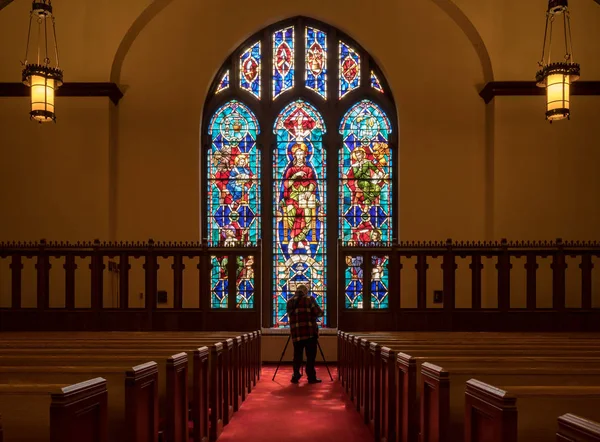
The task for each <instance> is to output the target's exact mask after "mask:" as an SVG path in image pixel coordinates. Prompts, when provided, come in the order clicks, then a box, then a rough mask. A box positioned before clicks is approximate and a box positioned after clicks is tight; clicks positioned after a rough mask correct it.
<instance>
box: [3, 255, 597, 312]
mask: <svg viewBox="0 0 600 442" xmlns="http://www.w3.org/2000/svg"><path fill="white" fill-rule="evenodd" d="M579 268H580V269H581V308H583V309H591V308H592V269H593V268H594V264H592V255H591V254H588V253H586V254H585V255H581V264H579ZM13 278H14V276H13Z"/></svg>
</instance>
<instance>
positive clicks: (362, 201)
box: [338, 100, 393, 245]
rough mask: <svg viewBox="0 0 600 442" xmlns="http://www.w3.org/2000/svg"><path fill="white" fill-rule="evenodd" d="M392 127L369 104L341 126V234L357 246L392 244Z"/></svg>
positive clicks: (359, 106)
mask: <svg viewBox="0 0 600 442" xmlns="http://www.w3.org/2000/svg"><path fill="white" fill-rule="evenodd" d="M391 131H392V129H391V125H390V121H389V119H388V117H387V116H386V114H385V113H384V112H383V110H381V108H380V107H379V106H377V105H376V104H375V103H373V102H372V101H369V100H363V101H360V102H359V103H357V104H355V105H354V106H353V107H352V108H351V109H350V110H349V111H348V112H347V113H346V115H345V116H344V118H343V119H342V123H341V125H340V134H341V135H342V140H343V146H342V149H341V151H340V152H341V153H340V157H339V171H340V176H339V178H340V186H341V189H340V199H339V208H338V210H339V230H340V236H341V238H342V241H344V242H350V243H352V244H354V245H368V244H370V243H374V244H379V243H382V242H388V241H391V240H392V228H393V222H392V198H391V193H392V173H393V167H392V156H391V154H390V148H389V144H388V139H389V135H390V133H391Z"/></svg>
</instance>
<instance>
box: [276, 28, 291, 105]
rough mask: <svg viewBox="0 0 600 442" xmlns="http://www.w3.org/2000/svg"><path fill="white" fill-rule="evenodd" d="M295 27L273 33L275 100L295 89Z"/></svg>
mask: <svg viewBox="0 0 600 442" xmlns="http://www.w3.org/2000/svg"><path fill="white" fill-rule="evenodd" d="M294 64H295V63H294V27H293V26H290V27H289V28H285V29H280V30H279V31H276V32H275V33H273V99H275V98H277V97H278V96H279V95H281V94H282V93H283V92H285V91H287V90H289V89H291V88H293V87H294V70H295V66H294Z"/></svg>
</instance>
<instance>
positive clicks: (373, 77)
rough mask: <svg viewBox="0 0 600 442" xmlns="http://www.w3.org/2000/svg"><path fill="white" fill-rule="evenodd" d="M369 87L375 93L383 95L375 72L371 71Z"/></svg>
mask: <svg viewBox="0 0 600 442" xmlns="http://www.w3.org/2000/svg"><path fill="white" fill-rule="evenodd" d="M371 87H372V88H373V89H375V90H376V91H379V92H381V93H383V87H381V83H380V82H379V78H377V75H375V72H373V71H371Z"/></svg>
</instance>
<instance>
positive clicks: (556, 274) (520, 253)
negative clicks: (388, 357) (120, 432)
mask: <svg viewBox="0 0 600 442" xmlns="http://www.w3.org/2000/svg"><path fill="white" fill-rule="evenodd" d="M223 256H227V258H228V261H227V264H224V266H225V267H226V271H227V273H228V275H229V276H228V278H229V281H231V283H230V284H229V285H228V290H229V292H228V293H229V300H228V302H227V305H226V306H221V307H223V308H211V294H212V291H213V287H212V282H211V272H214V271H215V270H214V266H213V264H212V262H211V261H214V259H215V258H218V257H223ZM249 256H253V257H254V263H253V264H252V271H253V274H254V276H255V277H254V280H253V282H254V292H255V296H254V303H253V306H252V307H251V308H239V305H238V303H237V284H235V283H233V281H235V280H236V279H237V277H238V276H239V271H240V267H239V263H238V260H239V258H242V257H243V258H247V257H249ZM337 257H338V284H337V285H338V287H340V290H339V293H338V294H337V297H336V294H335V293H328V305H329V303H330V302H332V304H331V305H330V307H333V306H339V307H338V308H337V309H335V308H333V309H332V308H329V307H328V309H329V314H330V316H329V324H330V326H332V327H336V326H337V327H339V328H342V329H344V330H350V331H360V330H363V331H366V330H481V331H484V330H487V331H510V330H515V331H528V330H537V331H550V330H565V331H578V330H581V331H584V330H600V309H598V308H597V307H600V296H596V294H595V292H594V291H593V287H594V284H593V282H594V280H595V278H596V275H595V273H594V261H595V260H596V259H598V258H599V257H600V242H578V241H562V240H561V239H557V240H556V241H542V242H528V241H520V242H509V241H507V240H505V239H503V240H501V241H491V242H453V241H452V240H446V241H426V242H419V241H412V242H396V241H393V242H390V243H388V244H383V245H382V244H364V243H360V244H354V243H341V242H340V243H339V246H338V250H337ZM382 257H384V258H385V264H381V262H382V259H381V258H382ZM357 258H359V259H360V262H361V266H362V267H361V275H360V278H362V279H361V284H362V287H363V292H364V293H362V299H363V300H366V301H369V300H370V299H371V287H372V285H373V283H374V282H375V281H376V280H381V278H382V275H383V273H384V272H385V274H386V275H387V276H386V277H385V278H386V281H385V283H386V290H387V299H386V302H385V305H382V306H383V307H384V308H375V307H376V305H375V304H373V305H372V304H371V302H361V305H360V306H359V307H360V308H346V304H345V300H346V293H345V291H344V289H343V288H344V287H346V286H347V283H348V278H349V276H348V268H349V266H350V264H349V263H350V262H351V261H352V260H353V259H354V260H356V259H357ZM223 262H225V261H223ZM26 263H27V264H28V266H29V273H27V272H26V271H25V270H24V267H25V264H26ZM134 263H135V264H136V265H137V267H138V269H137V272H134V269H133V268H132V267H133V264H134ZM140 263H141V264H142V265H141V266H140ZM165 263H168V264H167V266H165ZM190 263H191V264H190ZM266 264H267V263H262V260H261V245H260V243H259V244H258V245H257V246H251V245H247V244H239V243H238V244H235V245H234V246H233V247H222V246H218V245H213V244H210V243H209V242H208V241H203V242H154V241H152V240H149V241H148V242H135V243H134V242H119V243H114V242H100V241H94V242H86V243H65V242H48V241H44V240H42V241H39V242H30V243H20V242H16V243H1V242H0V294H2V290H3V289H4V295H3V297H0V330H36V329H37V330H223V329H232V330H233V329H235V330H253V329H256V328H258V327H260V326H261V325H262V326H267V327H268V326H269V324H270V318H271V317H272V299H273V294H272V291H271V289H270V287H271V283H270V279H269V278H272V275H271V274H270V271H268V268H269V266H267V265H266ZM543 266H545V268H541V267H543ZM87 267H89V269H88V268H87ZM139 267H141V268H139ZM165 267H166V268H165ZM383 267H385V269H383ZM597 267H598V268H600V266H597ZM265 270H266V272H265ZM518 272H520V273H519V274H517V273H518ZM84 273H86V275H87V276H86V278H89V285H87V282H86V286H85V287H84V288H82V287H81V279H79V278H82V275H83V274H84ZM51 275H52V278H51ZM107 275H110V276H111V279H110V281H111V283H110V285H111V286H110V287H108V286H107V285H108V284H107V282H106V281H107V280H106V276H107ZM159 275H160V278H162V277H163V276H164V275H167V278H166V279H164V280H163V282H162V283H161V284H159V282H160V281H159V280H160V278H159ZM190 275H191V276H193V277H194V278H195V279H196V286H197V287H199V289H196V290H197V291H198V293H197V294H196V293H190V291H193V290H192V289H191V288H190V286H186V287H184V281H188V279H186V278H188V277H189V276H190ZM436 275H437V276H436ZM573 275H575V276H573ZM436 277H437V280H436ZM598 277H600V273H599V274H598ZM56 278H58V279H56ZM265 278H267V279H265ZM519 278H521V280H522V281H521V282H522V290H521V292H522V294H523V296H522V297H521V299H520V300H516V297H517V294H516V293H514V292H515V291H516V290H515V284H517V283H516V282H515V281H517V280H519ZM544 278H546V280H544ZM51 279H52V281H57V280H60V281H61V284H62V285H61V289H60V291H61V293H59V295H61V296H62V299H61V301H60V302H58V303H57V302H56V299H55V298H56V290H57V288H56V286H54V287H53V286H52V284H51ZM78 279H79V284H77V283H76V282H77V280H78ZM213 279H214V278H213ZM165 280H168V281H169V283H168V284H169V286H168V287H165V283H164V281H165ZM408 280H411V281H412V283H413V285H412V286H410V284H409V288H408V289H407V288H406V287H407V285H406V281H408ZM86 281H87V279H86ZM261 281H265V283H264V284H262V285H261ZM32 282H35V285H33V284H32ZM521 282H519V284H520V283H521ZM517 285H518V284H517ZM27 287H30V288H29V289H27ZM62 287H64V293H62V291H63V289H62ZM134 287H136V288H138V289H139V290H134ZM599 287H600V286H599ZM165 289H167V290H166V292H167V295H168V299H169V302H168V303H167V304H165V303H164V299H162V300H161V293H162V294H163V295H164V294H165V292H164V291H165ZM52 290H54V292H53V293H54V294H55V298H54V301H52V300H51V298H52V297H51V296H50V294H51V291H52ZM108 291H112V292H113V296H112V298H111V297H110V296H107V292H108ZM434 291H435V292H437V293H436V294H435V295H436V296H437V297H439V299H437V300H436V299H435V296H433V295H434ZM137 292H140V294H141V297H140V299H139V300H138V299H137V298H136V297H135V296H134V295H136V294H137ZM142 292H143V293H142ZM184 293H185V296H184ZM82 298H85V299H86V300H87V304H86V303H84V305H82V303H81V301H80V300H81V299H82ZM142 298H143V299H142ZM574 298H575V302H573V299H574ZM190 299H191V300H193V301H194V302H195V304H194V303H193V302H192V303H191V304H190V303H189V300H190ZM333 300H334V301H333ZM413 301H414V302H413ZM435 301H438V302H435ZM186 302H187V303H188V304H187V305H186ZM355 307H356V306H355ZM336 310H337V311H338V312H339V315H336V314H335V313H336ZM261 318H262V319H261Z"/></svg>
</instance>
